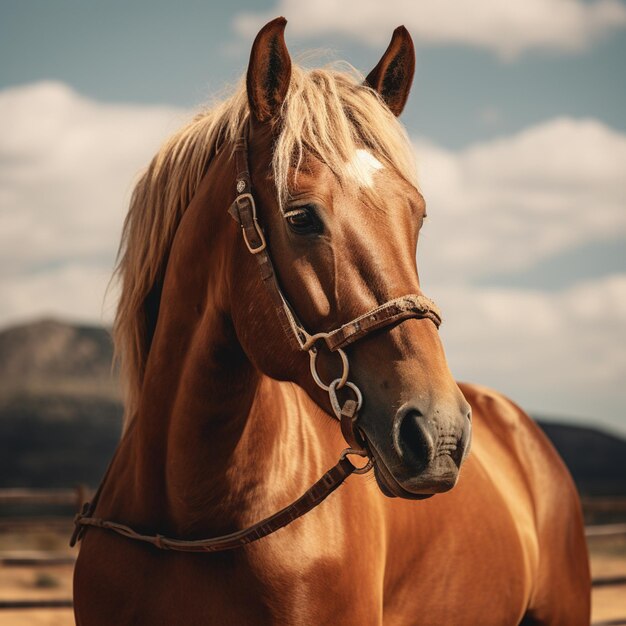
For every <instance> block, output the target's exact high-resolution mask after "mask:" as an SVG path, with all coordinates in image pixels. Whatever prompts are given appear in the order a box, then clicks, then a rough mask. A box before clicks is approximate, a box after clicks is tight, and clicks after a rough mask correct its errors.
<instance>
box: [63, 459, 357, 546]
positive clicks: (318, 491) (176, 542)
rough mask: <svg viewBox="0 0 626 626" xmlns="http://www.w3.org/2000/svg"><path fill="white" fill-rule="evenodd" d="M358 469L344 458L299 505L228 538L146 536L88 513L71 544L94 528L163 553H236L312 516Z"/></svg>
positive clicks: (80, 519)
mask: <svg viewBox="0 0 626 626" xmlns="http://www.w3.org/2000/svg"><path fill="white" fill-rule="evenodd" d="M355 470H357V468H356V467H355V466H354V465H353V464H352V463H351V462H350V460H349V459H348V458H347V457H346V456H343V455H342V458H341V459H339V461H338V462H337V464H336V465H334V466H333V467H331V468H330V469H329V470H328V471H327V472H326V473H325V474H324V475H323V476H322V477H321V478H320V479H319V480H318V481H317V482H316V483H315V484H314V485H313V486H312V487H311V488H309V489H307V491H306V492H305V493H304V494H302V496H300V497H299V498H298V499H297V500H296V501H295V502H292V503H291V504H290V505H289V506H286V507H285V508H284V509H281V510H280V511H278V512H277V513H274V515H271V516H270V517H267V518H265V519H263V520H261V521H260V522H257V523H256V524H254V525H253V526H250V527H248V528H244V529H243V530H238V531H235V532H233V533H230V534H228V535H221V536H219V537H210V538H208V539H195V540H186V539H176V538H172V537H165V536H163V535H143V534H141V533H139V532H137V531H136V530H134V529H133V528H131V527H130V526H126V525H125V524H120V523H118V522H111V521H107V520H103V519H101V518H99V517H90V516H89V515H87V514H85V513H80V514H78V515H77V516H76V517H75V518H74V524H75V525H76V526H75V531H74V535H73V537H72V541H73V543H70V545H72V546H73V545H74V543H75V542H76V539H79V538H80V537H79V532H80V531H79V529H84V528H85V527H87V526H92V527H94V528H103V529H105V530H110V531H112V532H114V533H117V534H118V535H122V536H124V537H128V538H129V539H134V540H135V541H141V542H143V543H149V544H152V545H153V546H155V547H157V548H159V549H160V550H176V551H178V552H221V551H223V550H234V549H235V548H241V547H242V546H245V545H247V544H249V543H252V542H254V541H258V540H259V539H262V538H263V537H267V535H270V534H272V533H274V532H276V531H277V530H279V529H280V528H283V527H284V526H287V524H290V523H291V522H293V521H294V520H296V519H298V518H299V517H302V516H303V515H304V514H305V513H308V512H309V511H310V510H311V509H314V508H315V507H316V506H317V505H318V504H320V503H321V502H323V501H324V500H325V499H326V498H327V497H328V496H329V495H330V494H331V493H332V492H333V491H335V489H337V487H339V485H341V483H343V482H344V480H346V478H348V476H350V474H352V473H353V472H354V471H355ZM357 471H359V470H357ZM92 508H93V507H91V506H90V505H89V504H86V505H85V507H84V509H83V510H84V511H89V510H91V509H92Z"/></svg>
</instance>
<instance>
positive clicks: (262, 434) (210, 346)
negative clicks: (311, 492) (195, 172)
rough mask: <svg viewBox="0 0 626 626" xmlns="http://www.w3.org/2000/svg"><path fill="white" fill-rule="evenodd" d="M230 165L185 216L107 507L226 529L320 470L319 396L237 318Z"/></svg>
mask: <svg viewBox="0 0 626 626" xmlns="http://www.w3.org/2000/svg"><path fill="white" fill-rule="evenodd" d="M218 165H219V163H218ZM224 167H227V163H226V164H222V167H221V169H220V167H218V166H216V167H212V168H210V170H209V172H208V173H207V176H206V177H205V179H204V181H203V182H202V183H201V185H200V188H199V190H198V192H197V194H196V196H195V198H194V200H193V202H192V203H191V204H190V206H189V208H188V209H187V211H186V214H185V216H184V217H183V220H182V221H181V224H180V225H179V230H178V232H177V235H176V239H175V242H174V245H173V247H172V251H171V254H170V258H169V261H168V268H167V272H166V277H165V282H164V286H163V294H162V301H161V302H162V303H161V308H160V311H159V319H158V324H157V327H156V331H155V334H154V339H153V342H152V345H151V348H150V355H149V358H148V362H147V365H146V372H145V376H144V381H143V385H142V393H141V396H140V400H139V408H138V412H137V414H136V416H135V418H134V419H135V423H134V424H133V427H132V429H131V430H130V431H129V432H128V435H127V437H126V438H125V440H124V441H123V443H122V445H121V447H120V451H119V453H118V458H117V459H116V462H115V463H114V465H113V467H112V475H111V476H110V477H109V479H108V481H107V482H110V483H112V484H113V485H114V487H112V488H111V490H109V493H108V494H107V493H106V491H107V490H105V491H103V498H102V499H101V500H105V503H104V504H103V505H102V506H103V508H104V511H103V513H104V514H107V513H108V514H110V515H122V516H123V517H122V518H123V519H127V520H128V519H129V517H130V518H132V521H134V522H135V523H139V524H146V525H149V526H150V527H152V526H153V525H154V524H155V520H158V522H159V532H167V531H169V532H174V533H176V534H179V535H189V534H193V533H194V532H197V533H207V532H212V533H215V532H223V531H226V530H229V529H232V527H233V525H235V524H237V525H239V524H241V523H249V522H250V521H252V520H253V519H255V518H256V517H257V516H258V515H266V514H267V513H269V512H271V511H270V510H267V507H272V506H276V505H277V504H280V506H282V505H284V503H285V502H284V499H281V496H282V497H284V493H283V492H284V487H283V486H284V485H285V484H288V482H287V481H290V480H292V479H294V478H295V479H296V480H295V483H292V484H295V485H296V486H297V488H299V481H298V480H297V478H296V476H297V477H299V478H300V479H302V480H303V484H304V483H306V482H307V481H308V480H309V479H310V477H309V476H308V474H304V475H303V474H302V472H301V467H302V465H303V464H302V463H300V461H301V460H302V458H303V455H304V456H307V446H309V449H310V450H313V449H314V448H315V447H316V446H315V443H314V442H315V432H314V431H315V428H314V427H313V425H312V423H311V421H310V420H309V419H306V418H305V415H306V414H307V413H310V412H311V411H313V412H314V411H315V409H312V404H311V403H310V401H308V399H304V398H303V396H304V395H305V394H304V393H303V392H301V391H300V390H297V389H295V388H294V386H293V385H290V384H287V383H278V382H276V381H273V380H271V379H269V378H267V377H265V376H263V375H262V374H260V373H259V372H258V371H257V370H256V369H255V368H254V366H253V365H252V364H251V363H250V361H249V360H248V358H247V356H246V354H245V353H244V351H243V350H242V348H241V346H240V344H239V341H238V339H237V336H236V334H235V331H234V329H233V325H232V321H231V319H230V315H229V313H228V310H229V305H228V298H229V296H228V289H227V288H226V286H225V285H226V283H227V274H228V262H227V258H228V250H230V249H231V246H234V245H236V244H237V243H238V242H237V241H236V239H235V238H236V237H237V236H238V235H239V233H238V230H239V229H238V228H234V227H233V226H232V225H231V224H230V223H229V221H228V220H229V219H230V218H229V217H227V215H226V210H225V207H227V206H228V202H229V201H230V200H231V199H232V198H231V196H232V190H230V189H224V185H223V184H221V183H220V182H219V181H220V180H224V179H227V180H228V179H230V177H231V176H232V174H231V176H229V175H228V174H230V171H229V172H228V174H226V173H225V172H224ZM225 174H226V175H225ZM220 189H221V190H222V191H220ZM259 280H260V278H259ZM296 451H297V455H296ZM290 452H293V453H290ZM313 454H315V453H313ZM311 460H312V459H310V458H309V459H307V463H306V465H305V467H308V468H310V469H312V470H314V471H315V470H316V469H317V468H318V467H319V463H311ZM293 495H294V496H297V495H299V494H298V493H294V494H293ZM289 496H291V493H289ZM107 497H108V503H107V502H106V500H107ZM259 503H263V504H262V507H261V508H259ZM101 510H102V509H101Z"/></svg>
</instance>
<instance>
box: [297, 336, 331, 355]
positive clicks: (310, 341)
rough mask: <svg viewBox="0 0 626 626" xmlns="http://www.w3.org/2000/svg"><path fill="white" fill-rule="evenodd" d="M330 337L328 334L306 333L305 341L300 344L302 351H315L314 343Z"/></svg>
mask: <svg viewBox="0 0 626 626" xmlns="http://www.w3.org/2000/svg"><path fill="white" fill-rule="evenodd" d="M329 335H330V333H315V334H314V335H309V334H308V333H307V337H306V341H305V342H304V343H303V344H302V349H303V350H309V351H310V350H311V349H313V350H314V349H315V342H316V341H319V340H320V339H326V337H328V336H329Z"/></svg>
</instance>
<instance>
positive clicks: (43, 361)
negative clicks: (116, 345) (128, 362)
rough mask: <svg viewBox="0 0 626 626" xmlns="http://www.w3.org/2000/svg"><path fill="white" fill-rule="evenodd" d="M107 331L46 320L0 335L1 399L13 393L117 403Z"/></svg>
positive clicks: (117, 389)
mask: <svg viewBox="0 0 626 626" xmlns="http://www.w3.org/2000/svg"><path fill="white" fill-rule="evenodd" d="M112 360H113V342H112V340H111V335H110V333H109V331H108V330H106V329H104V328H101V327H95V326H80V325H72V324H66V323H64V322H59V321H57V320H52V319H44V320H40V321H37V322H33V323H31V324H24V325H21V326H14V327H11V328H7V329H5V330H3V331H0V398H4V397H7V396H11V395H13V394H15V393H16V392H27V393H31V392H32V393H48V392H50V393H54V394H59V393H61V394H65V393H67V394H70V395H96V396H102V397H107V398H117V399H119V398H120V393H119V384H118V380H117V377H116V375H115V374H114V373H112V371H111V363H112Z"/></svg>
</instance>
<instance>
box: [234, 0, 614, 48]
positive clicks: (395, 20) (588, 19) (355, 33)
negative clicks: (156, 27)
mask: <svg viewBox="0 0 626 626" xmlns="http://www.w3.org/2000/svg"><path fill="white" fill-rule="evenodd" d="M277 15H284V16H286V17H287V19H288V20H289V27H288V28H289V34H290V35H291V36H294V37H302V38H307V37H316V36H321V35H326V34H328V33H332V34H338V35H345V36H347V37H350V38H351V39H354V40H357V41H363V42H364V43H367V44H369V45H372V46H377V47H380V46H382V45H384V44H386V43H387V41H388V40H389V37H390V35H391V32H392V30H393V29H394V28H395V27H396V26H398V25H399V24H404V25H405V26H406V27H407V28H408V29H409V31H410V32H411V34H412V35H413V36H414V37H415V39H416V41H418V42H419V43H420V44H431V45H436V44H439V45H441V44H460V45H467V46H473V47H478V48H483V49H486V50H489V51H493V52H495V53H496V54H497V55H499V56H500V57H502V58H512V57H515V56H518V55H519V54H521V53H523V52H526V51H528V50H534V49H540V50H558V51H562V52H572V51H578V50H581V49H584V48H586V47H588V46H589V45H590V44H592V43H593V42H595V41H597V40H598V39H600V38H601V37H603V36H605V35H607V34H608V33H610V32H611V31H615V30H619V29H623V28H624V27H625V26H626V7H625V6H624V4H622V3H621V2H619V0H594V1H592V2H587V1H584V0H523V1H519V2H515V1H509V2H498V1H497V0H387V1H386V2H379V1H377V0H343V1H342V2H341V4H340V6H339V5H338V4H337V2H335V1H334V0H317V1H316V2H300V1H298V0H278V2H277V3H276V5H275V6H274V8H272V10H271V11H268V12H263V13H255V12H242V13H239V14H238V15H236V16H235V19H234V23H233V26H234V28H235V31H236V32H238V33H239V34H240V35H244V36H246V37H253V36H254V35H255V34H256V32H257V31H258V30H259V28H260V27H261V26H262V25H263V24H264V23H265V22H267V21H269V20H270V19H272V18H274V17H276V16H277Z"/></svg>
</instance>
